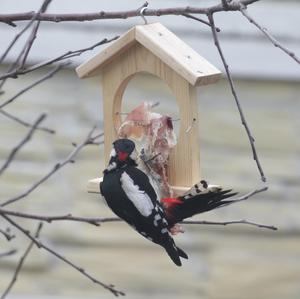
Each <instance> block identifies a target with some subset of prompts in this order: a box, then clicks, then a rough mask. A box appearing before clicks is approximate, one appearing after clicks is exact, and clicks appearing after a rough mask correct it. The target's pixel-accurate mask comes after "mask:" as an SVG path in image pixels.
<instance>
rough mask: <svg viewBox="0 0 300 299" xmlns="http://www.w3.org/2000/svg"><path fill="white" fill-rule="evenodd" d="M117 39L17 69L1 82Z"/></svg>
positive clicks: (5, 76)
mask: <svg viewBox="0 0 300 299" xmlns="http://www.w3.org/2000/svg"><path fill="white" fill-rule="evenodd" d="M117 38H119V36H115V37H113V38H111V39H107V38H104V39H103V40H101V41H100V42H97V43H96V44H93V45H92V46H90V47H87V48H83V49H79V50H75V51H67V52H66V53H64V54H62V55H60V56H58V57H55V58H51V59H49V60H46V61H42V62H40V63H37V64H35V65H33V66H31V67H28V68H25V69H24V68H23V69H16V70H12V71H9V72H7V73H5V74H3V75H1V76H0V80H1V79H5V78H16V77H17V76H19V75H24V74H27V73H30V72H32V71H35V70H37V69H40V68H42V67H44V66H48V65H51V64H53V63H55V62H59V61H62V60H66V59H68V58H72V57H75V56H80V55H81V54H82V53H84V52H87V51H91V50H93V49H94V48H96V47H98V46H101V45H104V44H107V43H110V42H112V41H114V40H116V39H117Z"/></svg>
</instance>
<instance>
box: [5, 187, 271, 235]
mask: <svg viewBox="0 0 300 299" xmlns="http://www.w3.org/2000/svg"><path fill="white" fill-rule="evenodd" d="M267 189H268V187H262V188H259V189H256V190H254V191H251V192H249V193H247V194H245V195H243V196H241V197H238V198H237V199H236V200H234V202H233V203H237V202H240V201H243V200H247V199H248V198H250V197H252V196H254V195H255V194H258V193H260V192H264V191H266V190H267ZM0 215H10V216H14V217H20V218H26V219H32V220H40V221H46V222H49V223H51V222H53V221H79V222H85V223H89V224H93V225H96V226H99V225H100V224H101V223H106V222H119V221H123V220H122V219H120V218H117V217H107V218H89V217H75V216H73V215H72V214H66V215H56V216H42V215H37V214H28V213H21V212H15V211H10V210H6V209H3V208H0ZM182 223H183V224H209V225H229V224H248V225H254V226H257V227H260V228H267V229H271V230H277V228H276V227H274V226H270V225H265V224H258V223H254V222H249V221H247V220H235V221H227V222H212V221H187V220H185V221H183V222H182Z"/></svg>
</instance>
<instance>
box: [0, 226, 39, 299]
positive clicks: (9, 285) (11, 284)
mask: <svg viewBox="0 0 300 299" xmlns="http://www.w3.org/2000/svg"><path fill="white" fill-rule="evenodd" d="M41 229H42V223H41V222H40V223H39V225H38V228H37V231H36V233H35V236H34V237H35V238H38V237H39V234H40V231H41ZM33 245H34V242H33V241H31V242H30V244H29V246H28V247H27V249H26V250H25V252H24V254H23V255H22V257H21V258H20V260H19V263H18V265H17V267H16V269H15V272H14V275H13V277H12V280H11V281H10V283H9V284H8V286H7V288H6V289H5V291H4V292H3V294H2V296H1V298H0V299H4V298H5V297H6V296H7V294H8V293H9V292H10V290H11V289H12V287H13V286H14V284H15V283H16V281H17V278H18V275H19V273H20V271H21V269H22V266H23V264H24V262H25V259H26V257H27V256H28V254H29V252H30V251H31V249H32V247H33Z"/></svg>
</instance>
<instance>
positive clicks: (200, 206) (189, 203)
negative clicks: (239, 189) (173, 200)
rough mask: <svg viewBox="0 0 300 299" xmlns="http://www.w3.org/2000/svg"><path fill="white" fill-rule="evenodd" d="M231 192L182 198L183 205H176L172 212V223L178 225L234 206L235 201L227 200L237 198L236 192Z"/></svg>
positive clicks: (221, 191)
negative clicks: (207, 213)
mask: <svg viewBox="0 0 300 299" xmlns="http://www.w3.org/2000/svg"><path fill="white" fill-rule="evenodd" d="M231 191H232V189H229V190H222V189H220V190H217V191H208V192H200V193H198V194H197V195H193V196H190V197H185V196H183V197H181V198H180V200H181V201H182V203H181V204H178V205H176V206H175V207H174V208H173V210H172V218H173V219H172V220H173V221H172V222H174V223H177V222H180V221H182V220H184V219H186V218H189V217H192V216H194V215H196V214H200V213H204V212H207V211H210V210H213V209H216V208H219V207H223V206H227V205H229V204H232V203H233V202H234V200H225V199H227V198H229V197H232V196H235V195H236V194H237V193H236V192H231Z"/></svg>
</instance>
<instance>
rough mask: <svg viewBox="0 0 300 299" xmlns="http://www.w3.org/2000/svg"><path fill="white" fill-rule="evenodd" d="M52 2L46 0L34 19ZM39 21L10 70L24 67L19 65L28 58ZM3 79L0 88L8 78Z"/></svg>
mask: <svg viewBox="0 0 300 299" xmlns="http://www.w3.org/2000/svg"><path fill="white" fill-rule="evenodd" d="M50 2H51V0H44V2H43V4H42V6H41V8H40V10H39V11H38V13H37V16H36V17H32V19H33V20H36V19H37V17H38V16H39V15H40V13H41V12H44V11H45V10H46V8H47V6H48V4H49V3H50ZM39 23H40V21H38V23H37V24H35V25H34V28H33V30H32V32H31V34H30V36H29V38H27V41H26V43H25V44H24V46H23V48H22V50H21V51H20V53H19V55H18V57H17V58H16V59H15V61H14V62H13V63H12V64H11V65H10V67H9V69H8V72H11V71H16V70H18V69H22V68H23V65H22V63H21V66H20V65H19V63H20V61H21V59H22V57H23V58H24V59H26V57H27V55H28V53H29V50H30V48H31V45H32V43H33V41H34V39H35V36H36V33H37V28H38V27H39ZM24 63H25V60H24ZM1 80H2V81H1V82H0V90H1V89H2V88H3V85H4V84H5V82H6V80H7V78H6V77H5V78H4V79H1Z"/></svg>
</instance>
